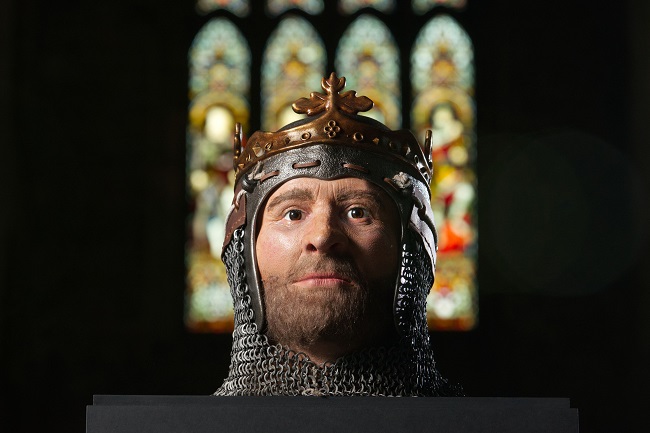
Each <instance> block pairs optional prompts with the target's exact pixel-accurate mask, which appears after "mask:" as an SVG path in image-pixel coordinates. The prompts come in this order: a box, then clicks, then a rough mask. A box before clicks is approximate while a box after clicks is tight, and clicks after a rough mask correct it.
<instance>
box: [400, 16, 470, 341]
mask: <svg viewBox="0 0 650 433" xmlns="http://www.w3.org/2000/svg"><path fill="white" fill-rule="evenodd" d="M411 82H412V89H413V95H414V103H413V106H412V112H411V123H412V129H413V130H414V132H417V134H418V136H423V135H424V131H425V130H426V129H431V130H432V131H433V136H432V157H433V164H434V179H433V182H432V201H431V204H432V207H433V211H434V216H435V219H436V225H437V227H438V234H439V249H438V265H437V268H436V281H435V283H434V286H433V289H432V290H431V294H430V295H429V298H428V300H427V313H428V315H429V321H430V325H431V326H432V327H434V328H454V329H469V328H471V327H473V326H474V321H475V314H476V312H475V308H476V296H477V295H476V284H475V272H476V246H477V237H478V233H477V227H476V218H475V212H474V206H475V200H476V175H475V172H474V169H473V166H474V161H475V148H474V142H475V138H474V116H475V114H474V101H473V98H472V96H473V92H474V68H473V48H472V43H471V40H470V39H469V37H468V35H467V33H466V32H465V31H464V30H463V29H462V28H461V27H460V26H459V25H458V23H457V22H456V21H455V20H454V19H453V18H451V17H449V16H447V15H439V16H436V17H434V18H433V19H431V20H430V21H429V22H428V23H427V24H426V25H425V26H424V27H423V28H422V30H421V31H420V33H419V35H418V37H417V39H416V41H415V45H414V48H413V51H412V54H411Z"/></svg>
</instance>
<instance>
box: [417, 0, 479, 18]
mask: <svg viewBox="0 0 650 433" xmlns="http://www.w3.org/2000/svg"><path fill="white" fill-rule="evenodd" d="M466 4H467V0H412V2H411V6H412V7H413V12H415V13H416V14H420V15H423V14H425V13H427V12H428V11H430V10H431V9H433V8H435V7H436V6H445V7H448V8H453V9H462V8H464V7H465V5H466Z"/></svg>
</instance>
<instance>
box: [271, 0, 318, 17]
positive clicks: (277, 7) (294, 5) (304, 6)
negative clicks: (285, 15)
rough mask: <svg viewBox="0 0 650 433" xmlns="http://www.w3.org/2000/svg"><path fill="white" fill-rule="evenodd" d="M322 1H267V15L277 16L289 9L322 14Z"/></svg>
mask: <svg viewBox="0 0 650 433" xmlns="http://www.w3.org/2000/svg"><path fill="white" fill-rule="evenodd" d="M323 7H324V4H323V0H268V2H267V5H266V10H267V13H268V14H269V15H271V16H278V15H280V14H281V13H282V12H284V11H287V10H289V9H301V10H303V11H305V12H307V13H308V14H311V15H318V14H319V13H321V12H323Z"/></svg>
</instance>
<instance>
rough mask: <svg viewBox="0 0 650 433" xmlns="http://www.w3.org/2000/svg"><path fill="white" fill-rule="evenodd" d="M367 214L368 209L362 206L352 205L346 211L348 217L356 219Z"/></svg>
mask: <svg viewBox="0 0 650 433" xmlns="http://www.w3.org/2000/svg"><path fill="white" fill-rule="evenodd" d="M367 216H368V211H366V210H365V209H364V208H362V207H353V208H352V209H350V210H349V211H348V217H350V218H354V219H357V218H365V217H367Z"/></svg>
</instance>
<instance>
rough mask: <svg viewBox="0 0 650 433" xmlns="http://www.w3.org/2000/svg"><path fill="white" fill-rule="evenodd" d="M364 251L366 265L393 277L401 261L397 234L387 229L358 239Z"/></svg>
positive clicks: (381, 273) (375, 271) (379, 273)
mask: <svg viewBox="0 0 650 433" xmlns="http://www.w3.org/2000/svg"><path fill="white" fill-rule="evenodd" d="M357 245H359V247H360V249H361V250H363V251H364V254H363V255H362V256H363V257H365V262H366V266H367V267H368V268H369V269H371V270H373V273H376V274H378V275H380V276H382V277H391V278H392V277H393V276H394V275H395V273H396V272H397V266H398V263H399V242H398V240H397V236H395V235H393V234H387V232H386V229H383V230H381V231H379V232H375V233H372V234H369V235H368V236H365V237H363V238H362V239H359V240H358V241H357Z"/></svg>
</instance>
